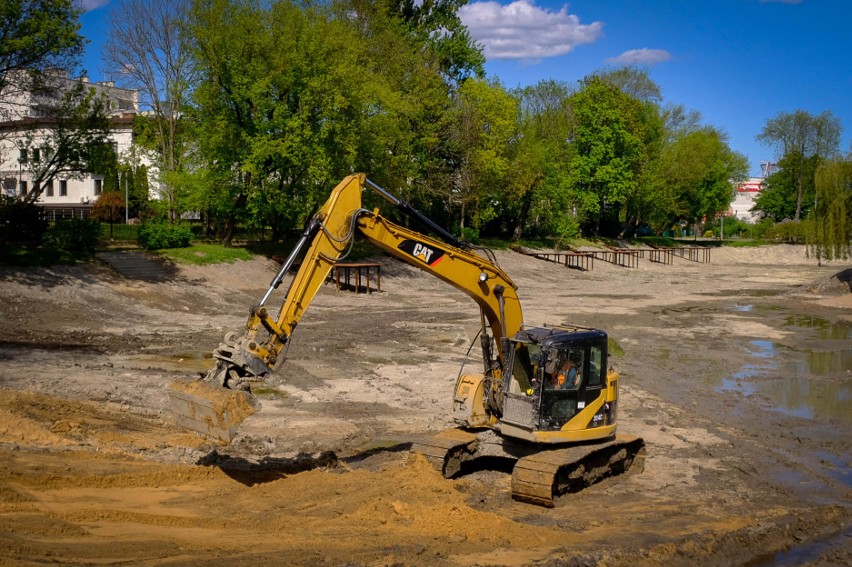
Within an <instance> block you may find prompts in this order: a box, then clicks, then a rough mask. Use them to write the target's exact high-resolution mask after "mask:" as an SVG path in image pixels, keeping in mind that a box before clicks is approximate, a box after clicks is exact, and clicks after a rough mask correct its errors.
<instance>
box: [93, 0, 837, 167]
mask: <svg viewBox="0 0 852 567" xmlns="http://www.w3.org/2000/svg"><path fill="white" fill-rule="evenodd" d="M81 4H82V6H83V9H84V10H85V13H84V14H83V15H82V16H81V18H80V21H81V24H82V30H81V33H82V35H83V36H85V37H86V38H87V39H89V40H90V43H89V45H88V46H87V49H86V54H85V58H84V61H83V67H84V68H85V69H86V71H87V72H88V75H89V77H90V78H91V79H92V80H94V81H100V80H105V79H106V78H105V77H104V76H103V74H102V73H101V71H100V69H101V63H100V61H101V45H102V41H103V33H104V30H105V24H104V21H105V18H106V16H107V15H108V14H109V12H110V10H111V9H113V8H114V4H115V2H111V1H110V0H81ZM459 15H460V17H461V18H462V21H463V22H464V23H465V24H466V25H467V26H468V29H469V30H470V33H471V36H472V37H473V38H474V39H475V40H476V41H477V42H479V44H480V45H481V46H482V47H483V49H484V53H485V56H486V60H487V62H486V64H485V70H486V73H487V74H488V76H489V77H490V78H497V79H499V80H500V81H501V82H502V84H503V85H504V86H506V87H507V88H514V87H523V86H529V85H534V84H536V83H538V82H539V81H542V80H557V81H562V82H564V83H566V84H568V85H575V84H576V83H577V81H579V80H581V79H582V78H583V77H585V76H587V75H589V74H592V73H594V72H596V71H601V70H605V69H611V68H615V67H619V66H623V65H634V66H637V67H640V68H644V69H647V70H648V72H649V74H650V76H651V78H652V79H653V80H654V81H655V82H656V83H657V84H658V85H659V86H660V88H661V90H662V95H663V99H664V103H671V104H679V105H682V106H684V107H685V108H687V109H689V110H694V111H697V112H699V113H700V114H701V116H702V118H703V123H704V124H708V125H711V126H713V127H715V128H717V129H719V130H721V131H723V132H725V133H726V134H727V136H728V143H729V145H730V147H731V148H732V149H733V150H735V151H738V152H740V153H742V154H744V155H745V156H746V157H747V158H748V161H749V166H750V167H749V172H750V174H751V175H753V176H758V175H759V174H760V171H761V162H765V161H777V158H778V157H780V156H778V155H776V154H775V150H774V149H773V148H770V147H767V146H765V145H763V144H761V143H759V142H757V141H756V140H755V137H756V136H757V135H758V134H760V132H761V130H762V129H763V127H764V125H765V124H766V121H767V120H768V119H770V118H772V117H774V116H777V115H778V114H779V113H782V112H794V111H796V110H804V111H807V112H810V113H812V114H819V113H822V112H824V111H831V112H832V113H833V114H834V116H836V117H837V118H839V119H840V122H841V125H842V126H843V133H842V138H841V151H843V152H844V153H847V152H850V151H852V33H850V22H852V0H575V1H573V2H570V3H566V2H561V1H551V0H515V1H511V0H501V1H481V0H470V1H469V2H468V4H467V5H465V6H464V7H463V8H462V9H461V11H460V12H459Z"/></svg>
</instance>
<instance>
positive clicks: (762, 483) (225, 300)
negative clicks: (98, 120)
mask: <svg viewBox="0 0 852 567" xmlns="http://www.w3.org/2000/svg"><path fill="white" fill-rule="evenodd" d="M498 259H499V261H500V263H501V265H502V267H503V268H504V269H505V270H506V271H507V272H508V273H509V274H510V275H511V276H512V277H513V279H514V280H515V281H516V283H517V284H518V286H519V291H518V293H519V296H520V297H521V300H522V302H523V305H524V309H525V320H526V321H527V322H528V323H530V324H537V325H541V324H545V323H551V324H555V323H561V322H573V323H578V324H584V325H589V326H594V327H599V328H603V329H606V330H607V331H608V332H609V333H610V335H611V337H612V338H613V339H614V341H615V342H616V343H617V345H618V347H620V348H619V350H621V351H623V354H621V355H620V356H617V357H614V358H613V359H611V363H612V364H613V365H614V366H615V368H616V369H617V370H619V372H620V373H621V376H622V380H621V396H622V398H621V407H620V410H621V416H620V417H621V421H620V424H619V430H620V431H621V432H623V433H627V434H632V435H639V436H642V437H644V438H645V440H646V443H647V447H648V453H647V459H646V463H645V470H644V472H643V473H641V474H639V475H633V476H629V477H627V478H616V479H608V480H607V481H605V482H603V483H601V484H599V485H595V486H593V487H591V488H589V489H587V490H585V491H583V492H581V493H578V494H573V495H570V496H567V497H564V498H562V499H561V500H560V501H559V503H558V504H557V506H556V508H554V509H550V510H547V509H543V508H538V507H534V506H530V505H527V504H522V503H518V502H514V501H512V500H511V498H510V496H509V484H510V478H509V474H508V473H506V472H500V471H480V472H475V473H473V474H471V475H468V476H465V477H463V478H460V479H458V480H446V479H443V478H441V477H440V475H438V474H437V473H436V472H435V471H433V470H432V469H431V468H430V466H429V465H427V464H426V463H425V462H424V461H423V460H422V459H420V458H414V457H412V456H411V455H410V454H409V452H408V450H407V449H408V447H409V446H410V445H411V443H413V442H416V441H417V440H418V439H421V438H423V437H424V436H426V435H429V434H430V433H433V432H436V431H439V430H441V429H443V428H445V427H448V426H451V425H452V419H453V415H452V403H451V397H452V387H453V384H454V382H455V379H456V375H457V373H458V371H459V367H460V366H461V365H462V364H466V365H467V367H468V368H469V369H470V368H473V369H476V368H477V367H478V364H479V363H478V360H477V353H476V350H477V347H476V346H474V348H473V350H472V351H471V356H470V357H468V358H467V359H466V355H467V352H468V350H469V348H470V345H471V341H472V339H473V337H474V336H475V333H476V330H477V327H478V323H479V317H478V313H477V312H476V309H475V307H474V305H473V304H472V302H470V300H469V299H468V298H467V297H466V296H464V295H463V294H461V293H460V292H456V291H454V290H452V289H451V288H449V287H447V286H446V285H444V284H442V283H441V282H438V281H437V280H434V279H432V278H430V277H429V276H426V275H424V274H421V273H419V272H418V271H416V270H414V269H411V268H409V267H407V266H404V265H401V264H399V263H397V262H396V261H394V260H391V259H388V258H385V257H380V256H377V258H376V260H377V261H379V262H381V263H382V266H383V273H382V290H383V291H382V293H373V294H371V295H366V294H361V295H355V294H352V293H348V292H336V291H335V290H334V286H326V287H324V288H323V289H322V290H321V292H320V294H319V295H318V297H317V299H316V300H315V302H314V304H313V305H312V307H311V309H310V310H309V311H308V314H307V315H306V316H305V318H304V319H303V321H302V323H301V325H300V327H299V329H298V330H297V332H296V335H295V337H294V341H293V342H292V343H291V345H290V348H289V350H288V353H287V355H288V360H286V361H285V362H284V363H283V364H282V365H281V367H280V369H279V370H278V372H277V373H276V374H275V376H274V377H273V378H272V379H271V380H270V381H269V382H268V383H267V384H266V385H265V386H264V387H263V388H262V389H260V390H259V398H260V404H261V408H260V409H259V411H256V413H254V414H253V415H251V416H249V417H248V418H247V419H246V420H245V421H244V422H243V424H242V426H241V427H240V429H239V433H238V435H237V437H236V438H235V439H234V440H233V441H232V442H231V443H230V444H227V445H226V444H222V443H216V442H213V441H210V440H207V439H203V438H201V437H198V436H196V435H194V434H191V433H187V432H185V431H183V430H181V429H180V428H178V427H177V426H176V425H175V423H174V421H173V419H172V418H171V417H170V415H169V412H168V407H169V404H168V389H169V386H170V384H172V383H173V382H174V381H175V380H179V379H182V378H186V377H189V376H192V375H197V374H198V373H201V372H205V371H206V370H207V369H209V368H210V367H211V366H212V360H211V359H210V358H209V356H210V352H211V351H212V350H213V349H214V348H215V347H216V346H217V345H218V344H219V341H220V340H221V338H222V336H223V335H224V334H225V333H226V332H228V331H234V330H239V329H240V328H242V326H243V325H244V323H245V317H246V314H247V308H248V306H249V305H251V304H252V303H254V302H257V300H258V299H259V298H260V297H261V296H262V295H263V292H264V291H265V284H266V282H268V281H269V280H270V279H271V277H272V276H273V275H274V273H275V272H276V270H277V266H276V265H275V264H274V263H273V262H271V261H266V260H260V259H257V260H253V261H250V262H240V263H237V264H233V265H219V266H209V267H181V268H178V269H177V270H176V271H174V273H173V274H171V275H169V276H168V278H167V279H165V280H162V281H155V282H150V281H146V282H142V281H133V280H129V279H126V278H123V277H121V276H119V275H118V274H116V273H115V272H113V271H111V270H110V269H109V268H108V267H106V266H105V265H102V264H99V263H92V264H89V265H82V266H75V267H61V268H59V267H57V268H53V269H41V270H32V269H28V270H18V269H11V268H0V282H1V283H0V320H2V321H3V323H2V325H0V393H2V396H0V562H2V563H4V564H16V565H19V564H24V565H27V564H30V565H34V564H43V563H45V562H57V563H66V564H115V563H133V564H141V565H184V564H186V565H190V564H198V563H204V564H212V565H218V564H222V565H225V564H228V565H233V564H276V565H283V564H289V565H370V566H372V565H394V564H401V565H438V564H441V565H464V566H467V565H530V564H536V565H659V564H666V565H671V564H674V565H678V564H681V565H694V564H702V565H731V564H749V563H750V562H751V564H752V565H767V564H768V565H772V564H774V563H775V562H779V561H784V560H787V559H786V558H789V557H794V558H799V559H800V562H805V563H809V564H814V565H843V564H849V563H850V562H852V541H850V538H849V537H848V536H846V535H844V534H848V533H849V530H850V525H852V464H850V459H852V454H851V453H852V450H850V439H851V438H852V435H850V434H852V412H849V411H845V412H844V411H843V408H844V407H847V408H848V406H849V401H850V400H849V391H850V387H852V386H850V384H852V368H850V359H852V358H851V357H850V356H849V354H848V352H849V349H850V346H849V338H850V337H849V335H848V333H847V330H848V328H849V326H850V325H852V301H850V299H852V294H850V293H849V292H848V290H847V289H845V288H844V287H843V285H837V281H832V280H830V279H829V278H830V276H831V275H833V274H836V273H838V272H841V271H842V270H843V269H844V268H848V266H841V265H831V266H817V265H816V263H815V262H814V261H811V260H808V259H807V258H805V254H804V250H803V249H802V248H798V247H790V246H778V247H766V248H758V249H721V250H714V251H713V255H712V258H711V260H712V261H711V263H710V264H697V263H692V262H689V261H686V260H682V259H679V258H676V259H675V263H674V265H671V266H663V265H656V264H651V263H650V262H648V260H647V259H645V260H642V261H640V264H639V267H638V268H636V269H627V268H621V267H617V266H612V265H608V264H605V263H604V262H597V263H596V264H595V267H594V270H593V271H590V272H579V271H575V270H569V269H566V268H563V267H560V266H556V265H553V264H547V263H544V262H541V261H537V260H534V259H531V258H528V257H524V256H520V255H518V254H515V253H512V252H501V253H498ZM842 283H843V282H842V281H841V282H840V284H842ZM282 289H283V286H282ZM838 329H840V330H839V331H838ZM767 345H771V348H770V347H767ZM767 349H769V350H767ZM766 352H770V353H771V354H769V355H765V353H766ZM465 361H466V362H465ZM790 384H795V385H796V386H795V387H794V386H791V385H790ZM805 386H806V388H805ZM779 392H780V393H779ZM782 394H783V395H782ZM791 399H793V401H791ZM794 402H795V403H794ZM799 407H805V408H807V410H808V411H799V410H798V409H795V408H799ZM791 408H792V409H791ZM838 534H839V535H838ZM826 542H828V543H826ZM805 551H807V553H805Z"/></svg>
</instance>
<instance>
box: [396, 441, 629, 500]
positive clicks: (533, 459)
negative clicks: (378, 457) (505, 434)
mask: <svg viewBox="0 0 852 567" xmlns="http://www.w3.org/2000/svg"><path fill="white" fill-rule="evenodd" d="M411 450H412V452H415V453H420V454H422V455H423V456H424V457H426V459H427V460H428V461H429V462H430V463H432V465H433V466H434V467H435V468H436V469H437V470H438V471H440V472H441V474H443V475H444V477H445V478H452V477H454V476H457V475H458V474H459V473H460V472H462V466H463V464H464V463H467V462H472V461H474V460H476V459H479V458H482V457H499V458H502V459H510V460H513V461H515V465H514V468H513V469H512V498H514V499H515V500H519V501H521V502H528V503H530V504H537V505H539V506H545V507H547V508H552V507H553V506H554V505H555V503H556V499H557V498H558V497H559V496H561V495H563V494H567V493H571V492H579V491H580V490H583V489H584V488H586V487H588V486H591V485H592V484H595V483H597V482H600V481H602V480H604V479H605V478H608V477H611V476H616V475H620V474H625V473H627V474H636V473H641V472H642V470H643V469H644V467H645V442H644V441H643V440H642V439H641V438H639V437H634V436H630V435H618V436H616V437H615V438H612V439H610V440H608V441H603V442H601V443H593V444H583V445H575V446H573V447H563V448H556V447H555V448H546V447H545V448H543V447H542V446H541V445H529V444H523V443H519V442H517V441H514V440H510V439H505V438H502V437H500V436H499V435H497V434H496V433H495V432H493V431H490V430H488V431H482V432H479V433H474V432H470V431H465V430H463V429H448V430H446V431H442V432H441V433H439V434H437V435H434V436H432V437H431V438H429V439H428V440H424V441H421V442H419V443H415V444H414V445H413V446H412V447H411Z"/></svg>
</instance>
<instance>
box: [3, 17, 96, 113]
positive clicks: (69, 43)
mask: <svg viewBox="0 0 852 567" xmlns="http://www.w3.org/2000/svg"><path fill="white" fill-rule="evenodd" d="M79 15H80V10H79V9H78V8H77V7H76V5H75V3H74V2H73V1H72V0H0V102H2V103H8V102H10V101H12V100H14V99H15V98H16V97H17V96H19V95H21V94H23V93H27V92H31V91H32V90H33V89H34V88H36V87H38V86H39V84H40V82H41V80H42V79H43V78H44V75H45V71H47V70H51V69H61V70H64V71H67V72H70V71H73V70H74V69H75V68H76V67H77V64H78V62H79V59H80V56H81V55H82V53H83V46H84V44H85V41H84V40H83V38H82V37H80V35H79V33H78V32H79V29H80V23H79V21H78V17H79ZM6 112H8V110H7V111H6ZM9 119H10V116H9V115H6V116H0V120H9Z"/></svg>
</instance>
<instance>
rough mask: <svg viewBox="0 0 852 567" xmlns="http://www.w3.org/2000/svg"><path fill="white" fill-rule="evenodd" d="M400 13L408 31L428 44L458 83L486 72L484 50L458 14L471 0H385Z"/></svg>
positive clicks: (425, 44) (436, 58)
mask: <svg viewBox="0 0 852 567" xmlns="http://www.w3.org/2000/svg"><path fill="white" fill-rule="evenodd" d="M384 1H385V2H386V3H387V4H388V6H389V7H390V9H391V11H392V13H395V14H398V15H399V16H400V17H401V18H402V21H403V22H404V24H405V26H406V28H407V30H408V33H409V34H410V35H411V37H413V38H414V39H415V40H416V41H417V43H418V44H420V45H424V46H427V47H428V48H429V50H430V51H431V55H430V59H433V60H434V61H435V63H436V64H437V66H438V68H440V69H441V72H442V73H444V74H445V75H446V76H447V78H448V79H449V80H450V81H452V82H453V83H455V84H460V83H461V82H463V81H464V80H465V79H468V78H471V77H476V78H482V77H483V76H484V74H485V72H484V69H483V65H484V64H485V56H484V55H483V54H482V50H481V48H479V47H478V46H477V45H476V43H475V42H474V41H473V39H472V38H471V37H470V32H469V31H468V29H467V27H466V26H465V25H464V23H462V21H461V19H460V18H459V16H458V11H459V9H461V8H462V7H463V6H464V5H466V4H467V0H428V1H425V2H423V1H419V0H384Z"/></svg>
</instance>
